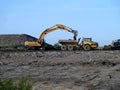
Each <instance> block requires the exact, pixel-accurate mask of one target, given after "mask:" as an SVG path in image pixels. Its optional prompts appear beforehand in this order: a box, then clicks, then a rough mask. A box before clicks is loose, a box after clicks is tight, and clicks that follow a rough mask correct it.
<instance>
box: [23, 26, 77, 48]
mask: <svg viewBox="0 0 120 90" xmlns="http://www.w3.org/2000/svg"><path fill="white" fill-rule="evenodd" d="M58 29H62V30H65V31H68V32H71V33H73V34H74V40H76V37H77V34H78V31H76V30H73V29H71V28H69V27H67V26H64V25H62V24H56V25H54V26H52V27H50V28H48V29H46V30H45V31H43V32H42V34H41V35H40V37H39V39H38V40H37V41H34V42H33V41H32V42H30V41H26V42H25V46H31V47H38V48H40V47H44V44H45V41H44V37H45V35H46V34H48V33H50V32H53V31H55V30H58Z"/></svg>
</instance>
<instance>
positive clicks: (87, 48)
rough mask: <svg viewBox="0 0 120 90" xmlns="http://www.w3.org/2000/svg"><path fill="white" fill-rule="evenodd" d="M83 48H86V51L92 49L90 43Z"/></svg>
mask: <svg viewBox="0 0 120 90" xmlns="http://www.w3.org/2000/svg"><path fill="white" fill-rule="evenodd" d="M83 48H84V50H85V51H89V50H91V47H90V45H85V46H84V47H83Z"/></svg>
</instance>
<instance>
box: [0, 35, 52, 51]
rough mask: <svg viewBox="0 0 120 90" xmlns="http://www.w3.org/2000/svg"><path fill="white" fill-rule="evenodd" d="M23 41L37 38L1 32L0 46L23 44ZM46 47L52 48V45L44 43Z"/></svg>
mask: <svg viewBox="0 0 120 90" xmlns="http://www.w3.org/2000/svg"><path fill="white" fill-rule="evenodd" d="M25 41H37V38H35V37H33V36H30V35H27V34H1V35H0V47H6V46H7V47H14V46H15V47H16V46H18V47H19V46H24V45H25ZM45 46H46V48H47V49H53V46H52V45H50V44H48V43H45Z"/></svg>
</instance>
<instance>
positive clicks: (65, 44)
mask: <svg viewBox="0 0 120 90" xmlns="http://www.w3.org/2000/svg"><path fill="white" fill-rule="evenodd" d="M80 39H81V38H79V39H78V40H71V39H70V40H59V43H60V44H61V45H62V46H61V50H74V49H83V50H85V51H88V50H92V49H97V48H98V43H97V42H94V41H92V38H83V39H82V40H81V43H80Z"/></svg>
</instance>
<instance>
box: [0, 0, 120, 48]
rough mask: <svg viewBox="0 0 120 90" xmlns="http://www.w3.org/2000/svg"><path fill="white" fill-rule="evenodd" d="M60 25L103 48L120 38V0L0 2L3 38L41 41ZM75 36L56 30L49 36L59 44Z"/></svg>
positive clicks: (4, 0)
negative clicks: (27, 37)
mask: <svg viewBox="0 0 120 90" xmlns="http://www.w3.org/2000/svg"><path fill="white" fill-rule="evenodd" d="M56 24H63V25H65V26H67V27H70V28H72V29H74V30H77V31H78V38H84V37H86V38H89V37H90V38H92V40H93V41H96V42H98V43H99V46H104V45H108V44H111V42H112V40H116V39H119V38H120V0H0V34H29V35H31V36H34V37H36V38H39V36H40V35H41V33H42V32H43V31H44V30H45V29H47V28H49V27H51V26H54V25H56ZM72 38H73V34H72V33H69V32H67V31H64V30H60V29H58V30H56V31H54V32H51V33H49V34H47V35H46V36H45V41H46V42H47V43H49V44H53V45H54V44H55V43H57V42H58V40H60V39H72Z"/></svg>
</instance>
